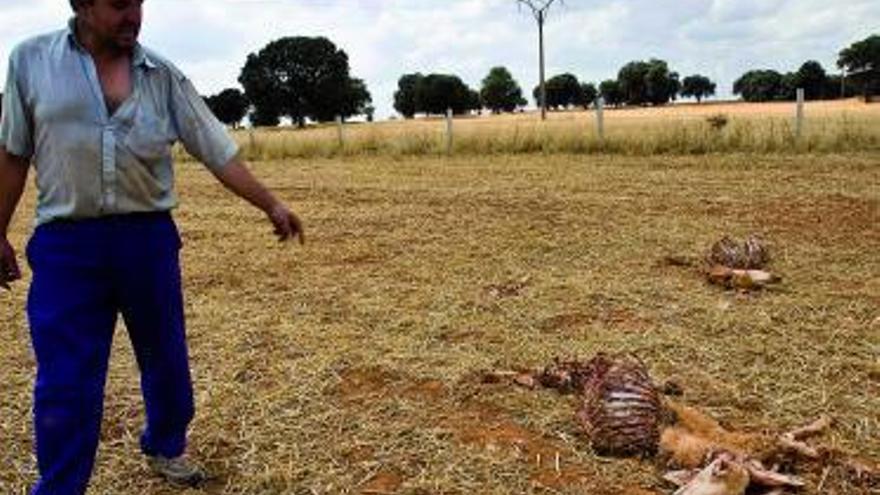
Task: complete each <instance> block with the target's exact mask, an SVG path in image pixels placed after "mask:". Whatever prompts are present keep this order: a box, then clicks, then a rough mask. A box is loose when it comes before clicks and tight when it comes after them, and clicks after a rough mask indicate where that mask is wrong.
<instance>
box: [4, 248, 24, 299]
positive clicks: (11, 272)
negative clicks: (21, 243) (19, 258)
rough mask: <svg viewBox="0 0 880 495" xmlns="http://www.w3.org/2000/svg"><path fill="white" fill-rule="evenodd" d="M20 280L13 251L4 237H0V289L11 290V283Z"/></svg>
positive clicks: (19, 272)
mask: <svg viewBox="0 0 880 495" xmlns="http://www.w3.org/2000/svg"><path fill="white" fill-rule="evenodd" d="M20 278H21V270H19V268H18V262H16V261H15V250H14V249H12V245H11V244H9V241H8V240H6V238H5V237H0V288H3V289H6V290H12V288H11V287H10V285H9V284H10V283H11V282H15V281H16V280H18V279H20Z"/></svg>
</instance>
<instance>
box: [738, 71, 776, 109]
mask: <svg viewBox="0 0 880 495" xmlns="http://www.w3.org/2000/svg"><path fill="white" fill-rule="evenodd" d="M783 83H784V81H783V76H782V74H780V73H779V72H776V71H775V70H750V71H748V72H746V73H745V74H743V75H742V76H740V78H739V79H737V80H736V81H734V83H733V94H735V95H742V97H743V99H744V100H745V101H751V102H761V101H773V100H778V99H780V96H782V95H784V84H783Z"/></svg>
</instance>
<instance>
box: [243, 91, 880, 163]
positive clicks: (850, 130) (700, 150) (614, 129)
mask: <svg viewBox="0 0 880 495" xmlns="http://www.w3.org/2000/svg"><path fill="white" fill-rule="evenodd" d="M717 116H723V117H724V118H725V119H726V125H724V126H723V127H721V128H714V127H713V126H712V125H710V124H709V122H708V121H707V119H709V118H710V117H717ZM794 116H795V104H794V103H792V102H779V103H760V104H756V103H741V102H740V103H730V102H726V103H703V104H701V105H697V104H677V105H668V106H665V107H659V108H620V109H613V108H612V109H606V111H605V118H604V119H605V135H604V140H600V139H599V137H598V132H597V123H596V116H595V112H593V111H590V112H586V111H564V112H550V113H549V114H548V120H547V122H544V123H542V122H541V121H540V120H539V118H538V116H537V115H536V114H535V113H534V112H530V113H524V114H513V115H499V116H495V115H488V114H484V115H482V116H469V117H456V119H455V121H454V125H453V135H454V139H453V143H452V153H453V154H456V155H477V156H485V155H487V154H510V153H515V154H518V153H534V152H545V153H573V154H597V153H601V154H620V155H628V156H650V155H657V154H677V155H683V154H684V155H700V154H706V153H787V154H788V153H817V152H818V153H829V152H834V153H848V152H853V151H880V105H876V104H872V105H866V104H864V103H863V102H861V101H859V100H855V99H853V100H843V101H816V102H807V103H806V105H805V108H804V119H805V120H804V124H803V130H802V135H801V138H800V139H796V137H795V123H794ZM236 137H237V139H238V140H239V142H240V143H241V145H242V149H243V151H244V154H245V156H246V157H247V158H249V159H251V160H281V159H288V158H316V157H324V158H328V157H339V156H363V155H367V156H383V155H393V156H438V155H444V154H446V153H447V151H448V150H447V141H446V122H445V119H442V118H437V117H432V118H418V119H415V120H411V121H387V122H379V123H374V124H368V125H364V124H353V125H347V126H346V127H345V129H344V131H343V142H344V145H342V146H340V144H339V134H338V131H337V128H336V126H335V125H324V126H316V127H310V128H308V129H305V130H293V129H291V128H278V129H271V130H265V129H264V130H258V131H254V132H251V131H246V130H245V131H240V132H238V133H237V134H236Z"/></svg>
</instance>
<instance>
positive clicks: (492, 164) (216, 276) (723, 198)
mask: <svg viewBox="0 0 880 495" xmlns="http://www.w3.org/2000/svg"><path fill="white" fill-rule="evenodd" d="M625 112H626V111H619V113H621V114H624V113H625ZM731 112H732V111H731ZM555 118H561V116H555ZM617 118H620V119H622V118H623V117H622V116H621V117H617ZM698 120H699V119H698ZM385 125H395V124H385ZM474 125H477V124H474ZM309 132H311V131H309ZM875 132H876V128H875ZM874 142H875V143H876V141H874ZM428 155H429V156H407V155H406V154H403V155H397V154H394V153H388V154H371V153H365V154H363V155H362V156H338V157H331V158H309V159H285V160H264V161H256V162H254V163H253V168H254V170H255V173H256V174H257V175H258V176H260V177H262V178H264V179H265V180H266V182H267V183H268V184H270V185H272V187H273V188H274V189H275V190H276V191H277V192H278V193H279V195H280V196H281V197H283V198H284V199H285V200H288V201H290V202H291V203H292V204H293V205H294V206H295V208H296V209H297V211H298V212H299V213H300V214H301V216H302V217H303V218H304V219H305V222H306V227H307V232H308V241H309V242H308V244H307V245H306V246H305V247H302V248H300V247H298V246H294V245H279V244H278V243H277V242H276V241H275V240H274V239H273V238H272V236H271V232H270V229H269V227H268V225H267V223H266V222H265V221H264V220H263V218H261V215H260V214H259V213H258V212H256V211H253V210H251V209H250V208H248V207H246V206H245V205H244V204H243V203H242V202H241V201H240V200H237V199H235V198H234V197H232V196H231V195H229V194H227V193H226V192H224V191H223V190H222V188H221V187H220V186H219V185H218V184H217V183H216V182H215V181H214V179H213V178H212V177H211V176H210V175H209V174H208V173H207V172H205V171H204V170H203V169H201V168H200V167H198V166H197V165H195V164H193V163H184V164H181V166H180V167H179V171H180V173H179V178H178V185H179V192H180V197H181V200H182V201H181V207H180V208H179V209H178V210H177V212H176V218H177V220H178V223H179V225H180V229H181V232H182V236H183V239H184V249H183V252H182V256H183V269H184V277H185V282H184V283H185V288H186V300H187V317H188V325H189V327H188V328H189V341H190V347H191V355H192V367H193V375H194V380H195V387H196V394H197V395H196V400H197V417H196V419H195V421H194V424H193V428H192V432H191V449H190V453H191V455H192V456H193V457H194V458H195V459H197V460H199V461H201V462H203V463H204V464H205V465H207V466H208V467H209V468H210V470H211V471H212V472H213V473H214V474H215V479H214V480H213V481H212V482H211V483H210V484H209V486H208V487H207V488H206V489H205V490H204V491H203V492H196V491H188V492H180V491H178V490H174V489H171V488H168V487H166V486H164V485H163V484H162V483H161V482H159V481H157V480H155V479H153V478H151V477H149V475H148V473H147V470H146V468H145V466H144V465H143V462H142V459H141V458H140V457H139V456H138V454H137V453H138V449H137V436H138V434H139V429H140V427H141V422H142V416H143V413H142V408H141V403H140V393H139V385H138V382H137V373H136V367H135V365H134V360H133V356H132V353H131V350H130V348H129V344H128V342H127V338H126V336H125V332H124V328H122V327H120V328H119V329H118V330H119V331H118V333H117V335H116V342H115V344H114V354H113V357H112V366H111V372H110V377H109V380H108V384H107V399H106V409H105V419H104V428H103V434H102V437H103V438H102V444H101V447H100V451H99V457H98V461H97V467H96V472H95V475H94V478H93V487H92V491H91V492H90V493H93V494H129V493H142V494H161V495H166V494H174V493H214V494H253V495H257V494H260V495H262V494H265V495H270V494H297V495H299V494H385V493H387V494H391V493H400V494H413V495H415V494H423V495H428V494H438V495H439V494H449V495H452V494H462V495H464V494H499V495H500V494H583V493H590V494H599V495H602V494H608V495H610V494H631V495H635V494H640V495H645V494H662V493H671V492H672V490H671V488H670V486H669V485H667V484H665V483H664V482H663V481H661V479H660V476H659V475H660V473H662V469H661V466H659V465H658V464H657V463H655V462H653V461H650V460H645V461H639V460H634V459H610V458H602V457H598V456H596V455H595V454H593V453H592V452H591V451H590V449H589V446H588V444H587V441H586V439H585V438H584V436H583V435H582V434H581V432H580V431H579V429H578V427H577V425H576V423H575V420H574V407H575V403H574V399H573V398H572V397H566V396H560V395H558V394H557V393H555V392H552V391H546V390H527V389H524V388H520V387H515V386H513V385H511V384H507V383H484V382H483V380H481V378H480V376H481V372H483V371H485V370H491V369H514V368H520V367H524V368H538V367H543V366H544V365H546V364H548V363H549V362H551V360H552V359H553V358H554V357H555V356H561V357H581V358H586V357H590V356H592V355H593V354H594V353H596V352H598V351H607V352H615V351H629V352H633V353H635V354H636V355H638V356H639V357H640V358H641V359H642V360H644V362H645V363H646V364H647V365H648V367H649V368H650V370H651V373H652V375H653V377H654V379H655V380H656V381H657V382H661V383H662V382H663V381H666V380H674V381H676V382H677V383H679V384H680V385H681V386H682V387H683V389H684V396H683V397H682V400H683V401H684V402H686V403H687V404H690V405H694V406H697V407H699V408H701V409H702V410H704V411H707V412H709V413H711V414H712V415H713V416H715V417H717V418H718V419H720V420H721V421H722V422H723V423H724V424H725V425H728V426H730V427H733V428H736V429H744V430H749V431H760V430H762V429H769V430H774V431H779V430H783V429H786V428H790V427H793V426H796V425H799V424H803V423H805V422H808V421H810V420H812V419H814V418H815V417H816V416H817V415H819V414H821V413H827V414H830V415H831V416H833V417H834V418H835V419H836V420H837V422H836V424H835V426H834V427H833V428H832V429H831V430H830V431H829V432H828V433H826V434H825V435H824V436H822V437H821V438H820V439H819V442H821V443H823V444H825V445H828V446H830V447H835V448H839V449H842V450H845V451H848V452H850V453H852V454H855V455H858V456H860V457H863V458H867V459H874V460H880V255H878V253H880V153H878V152H876V151H859V152H852V153H837V152H833V153H830V152H829V153H815V152H813V153H811V152H807V151H803V150H801V151H798V152H796V153H748V154H742V153H728V154H718V153H708V154H696V155H695V154H684V155H676V154H663V155H651V154H648V155H642V154H638V153H637V154H634V155H632V156H630V155H628V154H625V153H588V154H584V153H561V152H560V153H547V152H545V153H511V154H504V153H495V154H492V155H486V156H481V155H478V154H475V153H464V154H463V156H457V155H456V156H453V157H451V158H444V157H442V156H430V154H428ZM33 203H34V194H33V191H32V190H29V191H28V194H27V196H26V198H25V201H24V204H22V205H21V206H20V208H19V213H18V215H17V217H16V219H15V223H14V226H13V230H12V240H13V242H14V244H15V245H16V246H17V247H19V248H23V245H24V243H25V241H26V239H27V236H28V235H29V232H30V215H31V214H32V211H33ZM753 232H754V233H760V234H761V235H762V236H763V237H764V238H765V239H766V240H767V241H768V242H769V244H770V249H771V253H772V255H773V260H772V262H771V265H770V266H771V268H772V269H773V270H775V271H778V272H779V273H780V274H781V275H782V276H783V278H784V280H783V283H782V284H781V285H780V286H779V287H778V288H774V289H772V290H767V291H764V292H759V293H753V294H748V295H746V294H739V293H736V292H730V291H725V290H723V289H719V288H717V287H714V286H709V285H707V284H706V283H705V282H704V280H703V279H702V277H701V276H700V275H699V274H698V273H697V272H696V270H695V269H693V268H687V267H684V268H682V267H675V266H669V265H668V264H666V263H664V258H665V257H666V256H669V255H684V256H693V257H699V256H700V255H701V254H702V253H703V251H704V250H705V249H706V248H707V247H708V246H709V245H710V244H711V243H712V242H713V241H715V240H717V239H718V238H719V237H720V236H721V235H723V234H731V235H734V236H740V237H741V236H744V235H746V234H748V233H753ZM27 278H28V276H27V274H26V279H25V280H24V281H23V282H22V283H19V284H18V285H17V286H16V288H15V291H14V292H13V293H11V294H9V293H2V294H0V307H2V308H3V309H2V312H0V328H2V344H0V363H2V366H0V383H2V384H3V387H2V392H0V492H2V493H4V494H6V493H9V494H24V493H26V489H27V486H28V484H29V483H30V482H31V481H32V480H33V477H34V460H33V458H32V455H31V450H32V443H31V426H30V406H31V399H30V387H31V380H32V376H33V366H34V363H33V358H32V355H31V352H30V347H29V337H28V330H27V326H26V321H25V316H24V304H25V298H26V288H27ZM800 474H803V475H804V476H805V477H806V478H807V480H808V482H809V485H808V487H807V488H806V489H805V490H803V493H806V494H815V493H818V491H817V487H818V485H819V484H820V483H821V484H822V493H833V494H841V495H842V494H858V493H871V492H869V491H867V489H865V488H859V487H856V486H854V485H852V484H851V483H850V482H849V481H848V478H847V477H846V476H845V475H844V473H843V472H842V471H840V470H838V469H830V470H828V471H826V472H825V473H824V474H823V471H822V468H821V466H818V467H814V468H813V469H806V470H804V471H802V472H801V473H800Z"/></svg>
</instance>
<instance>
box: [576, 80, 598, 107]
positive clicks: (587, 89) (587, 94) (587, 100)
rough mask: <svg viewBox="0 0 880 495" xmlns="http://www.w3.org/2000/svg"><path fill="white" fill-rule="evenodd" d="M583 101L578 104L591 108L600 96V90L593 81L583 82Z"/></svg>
mask: <svg viewBox="0 0 880 495" xmlns="http://www.w3.org/2000/svg"><path fill="white" fill-rule="evenodd" d="M580 96H581V101H580V102H578V104H579V105H580V106H582V107H584V108H590V105H592V104H593V102H594V101H596V98H598V97H599V90H598V89H596V85H595V84H593V83H588V82H585V83H581V95H580Z"/></svg>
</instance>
